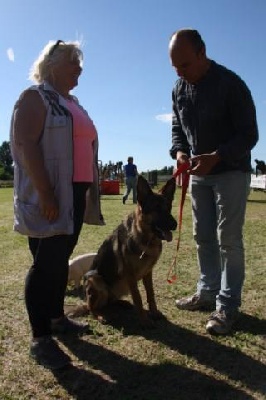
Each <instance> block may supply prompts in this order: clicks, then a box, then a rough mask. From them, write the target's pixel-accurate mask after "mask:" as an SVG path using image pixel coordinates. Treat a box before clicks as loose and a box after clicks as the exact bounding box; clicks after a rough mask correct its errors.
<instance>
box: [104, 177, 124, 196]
mask: <svg viewBox="0 0 266 400" xmlns="http://www.w3.org/2000/svg"><path fill="white" fill-rule="evenodd" d="M100 188H101V194H120V190H119V181H118V180H112V181H111V180H110V181H101V183H100Z"/></svg>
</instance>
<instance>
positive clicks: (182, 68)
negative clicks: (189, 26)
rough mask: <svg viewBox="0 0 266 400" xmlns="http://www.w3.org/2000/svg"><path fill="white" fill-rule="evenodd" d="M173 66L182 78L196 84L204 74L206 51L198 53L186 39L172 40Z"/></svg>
mask: <svg viewBox="0 0 266 400" xmlns="http://www.w3.org/2000/svg"><path fill="white" fill-rule="evenodd" d="M169 53H170V59H171V62H172V66H173V67H174V69H175V70H176V73H177V75H178V76H180V78H183V79H185V80H186V81H187V82H188V83H196V82H197V81H198V80H200V79H201V77H202V76H203V74H204V71H205V69H204V66H205V63H206V56H205V51H204V50H201V51H200V52H196V50H195V49H194V48H193V46H192V45H191V43H190V42H189V41H188V40H186V39H184V38H181V39H178V41H175V43H174V39H172V40H171V42H170V45H169Z"/></svg>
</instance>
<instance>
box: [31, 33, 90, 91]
mask: <svg viewBox="0 0 266 400" xmlns="http://www.w3.org/2000/svg"><path fill="white" fill-rule="evenodd" d="M80 46H81V44H80V42H79V41H75V42H64V41H62V40H57V41H51V40H50V41H49V42H48V43H47V45H46V46H45V47H44V48H43V50H42V51H41V53H40V54H39V57H38V58H37V59H36V60H35V61H34V63H33V65H32V67H31V69H30V73H29V79H30V80H31V81H33V82H36V83H38V84H39V83H42V82H43V81H45V80H47V79H48V78H49V77H50V76H51V75H52V71H53V67H54V66H55V65H56V64H57V63H58V62H59V61H61V60H62V59H63V58H69V59H78V60H79V61H80V63H81V64H82V61H83V52H82V50H81V49H80Z"/></svg>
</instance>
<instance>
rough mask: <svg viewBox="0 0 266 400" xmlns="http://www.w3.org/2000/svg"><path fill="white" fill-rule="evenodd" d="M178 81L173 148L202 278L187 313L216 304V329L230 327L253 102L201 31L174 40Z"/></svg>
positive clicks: (212, 325)
mask: <svg viewBox="0 0 266 400" xmlns="http://www.w3.org/2000/svg"><path fill="white" fill-rule="evenodd" d="M169 53H170V58H171V62H172V65H173V67H174V69H175V70H176V72H177V74H178V75H179V77H180V79H179V80H178V81H177V83H176V85H175V86H174V89H173V93H172V100H173V119H172V148H171V150H170V154H171V156H172V158H174V159H176V160H177V165H180V164H182V163H187V162H188V161H190V163H191V168H190V174H191V202H192V211H193V233H194V238H195V241H196V245H197V253H198V263H199V269H200V278H199V281H198V285H197V291H196V293H195V294H193V296H191V297H187V298H183V299H180V300H177V301H176V305H177V307H178V308H180V309H183V310H201V309H213V310H215V308H216V311H214V312H213V313H212V314H211V315H210V317H209V319H208V321H207V324H206V329H207V331H208V332H209V333H211V334H227V333H229V332H230V331H231V329H232V326H233V324H234V323H235V321H236V319H237V316H238V309H239V307H240V305H241V292H242V287H243V282H244V275H245V261H244V247H243V224H244V219H245V210H246V201H247V193H248V192H249V186H250V178H251V155H250V151H251V149H252V148H253V147H254V146H255V144H256V143H257V140H258V128H257V122H256V112H255V106H254V103H253V100H252V96H251V93H250V91H249V89H248V88H247V86H246V84H245V83H244V82H243V80H241V78H239V76H237V75H236V74H235V73H234V72H232V71H230V70H228V69H226V68H225V67H223V66H222V65H219V64H217V63H215V62H214V61H212V60H210V59H209V58H208V57H207V56H206V48H205V43H204V41H203V40H202V38H201V36H200V34H199V32H197V31H196V30H193V29H182V30H180V31H177V32H175V33H174V34H173V35H172V37H171V39H170V43H169Z"/></svg>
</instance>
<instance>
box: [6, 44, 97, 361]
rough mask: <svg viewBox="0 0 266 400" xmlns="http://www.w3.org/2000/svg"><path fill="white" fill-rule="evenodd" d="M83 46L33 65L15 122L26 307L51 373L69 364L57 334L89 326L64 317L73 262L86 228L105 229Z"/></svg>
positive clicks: (35, 348) (36, 352)
mask: <svg viewBox="0 0 266 400" xmlns="http://www.w3.org/2000/svg"><path fill="white" fill-rule="evenodd" d="M82 61H83V53H82V50H81V49H80V43H78V42H63V41H61V40H58V41H57V42H56V43H54V42H49V43H48V44H47V45H46V46H45V48H44V49H43V50H42V52H41V54H40V55H39V57H38V58H37V60H36V61H35V62H34V64H33V67H32V69H31V72H30V78H31V80H33V81H34V82H35V83H36V85H34V86H31V87H29V88H28V89H26V90H25V91H24V92H23V93H22V94H21V95H20V98H19V100H18V101H17V103H16V104H15V107H14V111H13V115H12V121H11V148H12V154H13V159H14V167H15V177H14V230H15V231H17V232H19V233H21V234H23V235H27V237H28V243H29V249H30V251H31V254H32V256H33V264H32V266H31V268H30V270H29V272H28V274H27V277H26V284H25V302H26V308H27V312H28V316H29V322H30V325H31V330H32V340H31V344H30V355H31V356H32V357H33V358H34V359H35V360H36V361H37V362H38V363H39V364H42V365H44V366H45V367H47V368H50V369H59V368H62V367H65V366H66V365H68V364H69V363H70V358H69V356H68V355H67V354H65V353H64V352H63V351H62V350H61V348H60V347H59V345H58V343H57V341H55V340H54V338H53V335H54V336H55V335H58V334H67V333H72V334H73V333H74V334H81V333H84V332H86V331H87V330H88V326H86V325H83V324H81V323H78V322H76V321H72V320H70V319H68V318H67V317H66V316H65V315H64V297H65V290H66V285H67V278H68V260H69V257H70V255H71V253H72V252H73V249H74V247H75V245H76V244H77V241H78V237H79V234H80V231H81V227H82V223H83V221H85V222H87V223H92V224H99V225H100V224H103V223H104V222H103V219H102V215H101V212H100V202H99V196H98V193H99V189H98V158H97V157H98V138H97V131H96V128H95V126H94V124H93V122H92V120H91V119H90V117H89V116H88V114H87V112H86V111H85V110H84V109H83V108H82V107H81V106H80V105H79V103H78V100H77V98H75V97H74V96H72V95H71V94H70V91H71V90H72V89H73V88H74V87H76V86H77V85H78V79H79V76H80V74H81V72H82Z"/></svg>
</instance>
